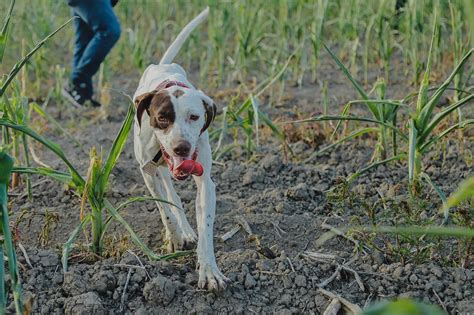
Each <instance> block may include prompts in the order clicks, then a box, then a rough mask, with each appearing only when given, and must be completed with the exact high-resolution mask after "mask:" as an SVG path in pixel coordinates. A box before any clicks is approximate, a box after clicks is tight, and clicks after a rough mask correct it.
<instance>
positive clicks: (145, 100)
mask: <svg viewBox="0 0 474 315" xmlns="http://www.w3.org/2000/svg"><path fill="white" fill-rule="evenodd" d="M155 93H156V92H155V91H152V92H148V93H145V94H142V95H139V96H137V98H136V99H135V108H136V110H137V119H138V125H139V126H140V127H141V126H142V116H143V113H144V112H145V111H147V112H148V107H150V101H151V99H152V97H153V95H155Z"/></svg>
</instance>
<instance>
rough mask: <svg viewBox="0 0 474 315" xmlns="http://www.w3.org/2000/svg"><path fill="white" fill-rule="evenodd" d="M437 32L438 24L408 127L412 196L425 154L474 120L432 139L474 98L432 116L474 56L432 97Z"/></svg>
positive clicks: (465, 98)
mask: <svg viewBox="0 0 474 315" xmlns="http://www.w3.org/2000/svg"><path fill="white" fill-rule="evenodd" d="M437 32H438V26H437V21H436V20H435V22H434V27H433V33H432V34H433V35H432V39H431V44H430V50H429V53H428V61H427V66H426V70H425V73H424V76H423V81H422V82H421V85H420V90H419V93H418V99H417V103H416V112H415V114H414V116H413V118H411V119H410V121H409V123H408V130H409V146H408V149H409V154H408V156H409V159H408V174H409V185H410V188H411V189H410V191H411V192H412V193H415V194H416V193H417V189H418V183H419V178H420V173H421V172H422V157H423V153H424V152H425V151H426V150H427V149H428V148H429V147H431V146H432V145H433V144H435V143H437V142H438V141H439V140H440V139H442V138H443V137H444V136H446V135H447V134H449V133H450V132H451V131H453V130H459V129H461V128H465V127H466V126H467V125H470V124H472V123H474V120H466V121H460V122H458V123H457V124H454V125H452V126H450V127H449V128H447V129H446V130H444V131H443V132H442V133H441V134H440V135H438V136H434V135H432V133H433V131H434V129H435V128H436V127H437V126H438V125H439V124H440V123H441V122H442V121H443V120H444V119H445V118H447V117H448V116H449V115H450V114H451V113H452V112H453V111H455V110H458V109H459V108H461V107H462V106H464V105H466V104H468V103H469V102H470V101H471V100H473V99H474V94H468V95H467V96H465V97H464V98H462V99H460V100H458V101H455V102H454V103H453V104H451V105H449V106H448V107H446V108H444V109H443V110H441V111H440V112H439V113H437V114H433V112H434V109H435V107H436V105H437V103H438V101H439V99H440V98H441V96H442V94H443V93H444V92H445V91H446V89H447V88H448V86H449V85H450V84H451V82H452V81H453V80H454V78H455V77H456V76H457V75H458V74H459V73H460V72H461V71H462V68H463V65H464V64H465V63H466V62H467V60H469V57H470V56H471V55H472V53H473V52H474V49H471V50H469V51H468V52H467V53H466V54H465V55H464V56H463V57H462V58H461V60H460V61H459V63H458V64H457V65H456V67H455V68H454V70H453V72H452V73H451V74H450V75H449V77H448V78H447V79H446V80H445V81H444V82H443V84H442V85H441V86H440V87H439V88H438V89H436V90H435V91H434V93H433V95H432V96H431V97H430V96H429V95H428V90H429V76H430V72H431V58H432V53H433V47H434V39H435V38H436V35H437Z"/></svg>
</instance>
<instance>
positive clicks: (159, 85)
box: [155, 79, 190, 91]
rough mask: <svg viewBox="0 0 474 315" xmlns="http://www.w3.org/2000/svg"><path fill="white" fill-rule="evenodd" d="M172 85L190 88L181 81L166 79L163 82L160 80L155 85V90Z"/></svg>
mask: <svg viewBox="0 0 474 315" xmlns="http://www.w3.org/2000/svg"><path fill="white" fill-rule="evenodd" d="M172 86H180V87H183V88H185V89H190V87H189V86H187V85H186V84H184V83H183V82H179V81H176V80H169V79H166V80H164V81H163V82H161V83H160V84H158V85H157V86H156V88H155V90H156V91H161V90H164V89H167V88H169V87H172Z"/></svg>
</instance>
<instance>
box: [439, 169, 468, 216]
mask: <svg viewBox="0 0 474 315" xmlns="http://www.w3.org/2000/svg"><path fill="white" fill-rule="evenodd" d="M471 198H474V177H470V178H468V179H466V180H465V181H463V182H462V183H461V184H460V185H459V188H458V189H457V190H456V191H455V192H453V193H452V194H451V195H450V196H449V198H448V201H447V202H446V204H444V207H443V209H442V211H443V212H446V211H449V208H451V207H455V206H457V205H459V204H460V203H461V202H463V201H467V200H469V199H471Z"/></svg>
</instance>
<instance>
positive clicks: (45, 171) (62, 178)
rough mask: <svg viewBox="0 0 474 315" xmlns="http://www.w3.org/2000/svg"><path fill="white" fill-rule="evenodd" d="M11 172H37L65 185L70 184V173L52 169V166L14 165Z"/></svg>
mask: <svg viewBox="0 0 474 315" xmlns="http://www.w3.org/2000/svg"><path fill="white" fill-rule="evenodd" d="M12 172H13V173H21V174H37V175H43V176H49V177H51V178H53V179H55V180H57V181H59V182H61V183H64V184H66V185H71V184H72V177H71V174H69V173H65V172H61V171H57V170H54V169H52V168H47V167H20V166H18V167H14V168H13V170H12Z"/></svg>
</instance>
